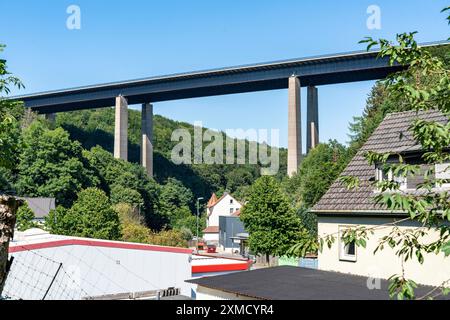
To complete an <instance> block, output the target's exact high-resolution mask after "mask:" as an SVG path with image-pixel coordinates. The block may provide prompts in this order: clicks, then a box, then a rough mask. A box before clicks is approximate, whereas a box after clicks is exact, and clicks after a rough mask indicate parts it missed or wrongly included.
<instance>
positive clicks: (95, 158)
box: [83, 146, 166, 230]
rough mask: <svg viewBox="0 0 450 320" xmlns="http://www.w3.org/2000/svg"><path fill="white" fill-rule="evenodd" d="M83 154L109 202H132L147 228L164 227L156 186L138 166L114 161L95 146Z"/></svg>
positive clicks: (109, 154) (158, 228) (158, 188)
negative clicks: (139, 208) (110, 200)
mask: <svg viewBox="0 0 450 320" xmlns="http://www.w3.org/2000/svg"><path fill="white" fill-rule="evenodd" d="M83 154H84V156H85V157H86V159H88V162H89V164H90V166H91V167H92V168H94V170H95V172H96V174H97V175H98V176H99V177H100V186H101V189H102V190H105V192H106V193H107V194H110V195H111V199H112V201H113V203H115V204H116V203H119V202H121V201H123V202H126V203H130V202H132V203H130V204H132V205H134V206H136V204H139V203H142V204H143V205H142V208H141V213H142V215H143V216H144V218H145V224H146V225H147V226H148V227H149V228H151V229H155V230H160V229H161V228H162V227H163V226H164V225H165V224H166V220H165V217H164V216H163V214H162V213H161V212H160V210H159V194H160V186H159V185H158V184H157V183H156V181H155V180H153V179H152V178H150V177H149V176H148V175H147V173H146V172H145V170H144V169H143V168H142V167H141V166H140V165H138V164H134V163H129V162H127V161H123V160H119V159H115V158H114V157H113V155H112V154H111V153H110V152H108V151H106V150H104V149H103V148H101V147H99V146H97V147H93V148H92V149H91V150H90V151H84V152H83ZM127 193H128V194H127ZM138 194H139V195H138Z"/></svg>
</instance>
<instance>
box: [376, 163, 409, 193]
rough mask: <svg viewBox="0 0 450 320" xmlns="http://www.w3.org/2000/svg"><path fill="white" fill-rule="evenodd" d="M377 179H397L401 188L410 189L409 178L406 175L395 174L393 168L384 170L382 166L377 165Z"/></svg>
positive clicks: (380, 180) (379, 180)
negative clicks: (398, 175)
mask: <svg viewBox="0 0 450 320" xmlns="http://www.w3.org/2000/svg"><path fill="white" fill-rule="evenodd" d="M375 179H376V181H378V182H382V181H395V182H397V183H398V184H399V185H400V186H399V189H400V190H405V189H409V185H408V179H407V178H406V177H397V176H393V174H392V170H389V171H386V170H383V167H382V166H377V167H376V169H375Z"/></svg>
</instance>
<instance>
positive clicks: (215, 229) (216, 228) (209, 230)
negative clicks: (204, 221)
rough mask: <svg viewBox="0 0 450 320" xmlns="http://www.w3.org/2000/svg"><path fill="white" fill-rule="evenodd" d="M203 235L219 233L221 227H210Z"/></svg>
mask: <svg viewBox="0 0 450 320" xmlns="http://www.w3.org/2000/svg"><path fill="white" fill-rule="evenodd" d="M203 233H219V226H209V227H206V228H205V229H204V230H203Z"/></svg>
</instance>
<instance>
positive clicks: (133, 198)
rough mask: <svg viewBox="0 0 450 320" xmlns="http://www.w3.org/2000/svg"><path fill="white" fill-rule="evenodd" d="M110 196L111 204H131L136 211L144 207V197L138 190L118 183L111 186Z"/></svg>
mask: <svg viewBox="0 0 450 320" xmlns="http://www.w3.org/2000/svg"><path fill="white" fill-rule="evenodd" d="M110 198H111V203H112V204H113V205H114V204H119V203H127V204H129V205H131V206H132V207H133V208H134V210H136V211H137V212H140V211H141V209H142V208H143V207H144V199H143V198H142V196H141V194H140V193H139V192H138V191H136V190H134V189H130V188H125V187H123V186H121V185H118V184H117V185H113V186H112V187H111V197H110Z"/></svg>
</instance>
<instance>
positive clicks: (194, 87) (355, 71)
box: [12, 42, 449, 114]
mask: <svg viewBox="0 0 450 320" xmlns="http://www.w3.org/2000/svg"><path fill="white" fill-rule="evenodd" d="M442 44H449V42H439V43H433V44H427V46H436V45H442ZM377 55H378V52H377V51H371V52H366V51H364V52H361V51H359V52H352V53H342V54H333V55H326V56H317V57H310V58H300V59H291V60H283V61H275V62H268V63H259V64H254V65H245V66H238V67H228V68H222V69H214V70H205V71H198V72H189V73H180V74H174V75H167V76H158V77H151V78H144V79H137V80H131V81H123V82H114V83H106V84H99V85H93V86H86V87H79V88H72V89H64V90H57V91H49V92H42V93H36V94H30V95H24V96H17V97H13V98H12V99H20V100H23V101H24V103H25V106H26V107H29V108H31V109H32V110H34V111H37V112H39V113H43V114H46V113H55V112H65V111H72V110H78V109H90V108H101V107H109V106H113V105H114V104H115V98H116V97H117V96H119V95H123V96H125V97H126V98H127V99H128V103H129V104H139V103H151V102H159V101H168V100H178V99H186V98H196V97H205V96H215V95H224V94H234V93H244V92H254V91H263V90H275V89H284V88H287V87H288V78H289V77H290V76H292V75H297V76H298V77H299V78H300V82H301V85H302V86H313V85H326V84H336V83H347V82H354V81H365V80H376V79H382V78H385V77H386V76H387V75H389V74H391V73H393V72H396V71H399V70H401V69H403V68H404V67H403V66H399V65H394V66H390V65H389V63H388V60H387V59H386V58H383V59H381V58H377Z"/></svg>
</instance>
